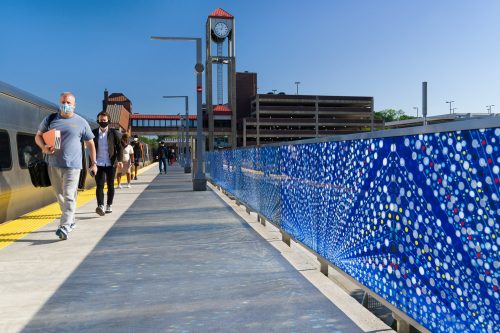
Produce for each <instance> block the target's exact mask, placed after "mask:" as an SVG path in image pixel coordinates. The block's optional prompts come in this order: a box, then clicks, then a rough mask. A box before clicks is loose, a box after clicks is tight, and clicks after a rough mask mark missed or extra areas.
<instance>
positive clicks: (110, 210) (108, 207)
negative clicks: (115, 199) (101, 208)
mask: <svg viewBox="0 0 500 333" xmlns="http://www.w3.org/2000/svg"><path fill="white" fill-rule="evenodd" d="M112 212H113V209H112V208H111V205H106V214H109V213H112Z"/></svg>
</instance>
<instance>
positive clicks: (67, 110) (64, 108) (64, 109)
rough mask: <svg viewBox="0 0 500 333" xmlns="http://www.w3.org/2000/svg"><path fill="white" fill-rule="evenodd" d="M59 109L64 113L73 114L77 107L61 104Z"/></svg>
mask: <svg viewBox="0 0 500 333" xmlns="http://www.w3.org/2000/svg"><path fill="white" fill-rule="evenodd" d="M59 109H60V110H61V111H62V112H64V113H70V112H73V110H75V107H74V106H73V105H69V104H61V106H60V107H59Z"/></svg>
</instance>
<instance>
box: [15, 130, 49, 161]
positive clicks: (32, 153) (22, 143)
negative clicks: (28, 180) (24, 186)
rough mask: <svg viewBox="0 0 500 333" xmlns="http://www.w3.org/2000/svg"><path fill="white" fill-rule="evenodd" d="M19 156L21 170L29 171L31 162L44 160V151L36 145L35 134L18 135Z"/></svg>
mask: <svg viewBox="0 0 500 333" xmlns="http://www.w3.org/2000/svg"><path fill="white" fill-rule="evenodd" d="M17 154H18V156H19V166H20V167H21V169H27V168H28V164H29V163H30V162H33V161H36V160H41V159H42V158H43V156H42V151H41V150H40V148H39V147H38V146H37V145H36V143H35V135H34V134H23V133H18V134H17Z"/></svg>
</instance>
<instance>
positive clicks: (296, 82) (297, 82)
mask: <svg viewBox="0 0 500 333" xmlns="http://www.w3.org/2000/svg"><path fill="white" fill-rule="evenodd" d="M295 84H296V85H297V95H298V94H299V84H300V81H295Z"/></svg>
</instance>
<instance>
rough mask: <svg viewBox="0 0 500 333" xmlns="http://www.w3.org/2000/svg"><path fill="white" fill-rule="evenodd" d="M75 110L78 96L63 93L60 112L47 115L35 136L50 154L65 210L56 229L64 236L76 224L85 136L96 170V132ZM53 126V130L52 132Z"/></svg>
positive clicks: (56, 189)
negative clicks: (82, 142)
mask: <svg viewBox="0 0 500 333" xmlns="http://www.w3.org/2000/svg"><path fill="white" fill-rule="evenodd" d="M74 111H75V96H74V95H73V94H72V93H70V92H64V93H62V94H61V97H60V106H59V112H58V113H57V114H56V115H55V116H51V115H49V116H47V117H45V119H44V120H43V121H42V122H41V123H40V125H39V126H38V132H37V133H36V136H35V142H36V144H37V145H38V147H40V149H42V152H43V153H44V154H46V155H47V156H48V164H49V168H48V171H49V178H50V182H51V184H52V188H53V190H54V192H55V193H56V197H57V201H58V203H59V207H60V208H61V212H62V214H61V219H60V223H59V228H58V229H57V231H56V235H57V236H58V237H59V239H61V240H65V239H67V238H68V234H69V233H70V232H71V231H72V230H73V229H74V228H75V226H76V224H75V210H76V196H77V190H78V180H79V178H80V170H81V169H82V149H81V141H82V140H83V141H85V144H86V145H87V149H88V151H89V155H90V160H91V166H90V171H91V172H94V173H96V172H97V166H96V164H95V161H96V153H95V146H94V141H93V138H94V135H93V134H92V131H91V129H90V126H89V124H88V122H87V121H86V120H85V119H83V118H82V117H80V116H79V115H77V114H75V112H74ZM51 130H54V131H53V132H52V133H50V131H51ZM57 132H59V133H57ZM44 134H45V138H46V139H47V141H45V138H44ZM56 148H58V149H56Z"/></svg>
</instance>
